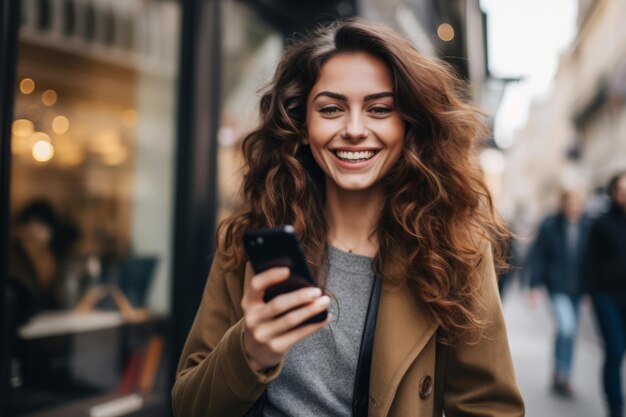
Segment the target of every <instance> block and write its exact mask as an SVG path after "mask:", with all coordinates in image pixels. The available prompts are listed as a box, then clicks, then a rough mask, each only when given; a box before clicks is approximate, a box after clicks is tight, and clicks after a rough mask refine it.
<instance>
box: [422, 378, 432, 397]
mask: <svg viewBox="0 0 626 417" xmlns="http://www.w3.org/2000/svg"><path fill="white" fill-rule="evenodd" d="M432 392H433V379H432V378H431V377H430V376H428V375H426V376H425V377H424V378H422V380H421V381H420V398H421V399H422V400H425V399H426V398H428V397H430V394H432Z"/></svg>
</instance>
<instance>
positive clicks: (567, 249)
mask: <svg viewBox="0 0 626 417" xmlns="http://www.w3.org/2000/svg"><path fill="white" fill-rule="evenodd" d="M584 207H585V193H584V192H583V191H582V190H580V189H569V190H564V191H563V192H562V193H561V203H560V209H559V212H558V213H556V214H553V215H550V216H548V217H547V218H546V219H545V220H544V221H543V223H542V224H541V227H540V229H539V234H538V236H537V239H536V241H535V243H534V245H533V246H532V248H531V250H530V254H529V259H528V268H529V273H530V287H531V289H532V292H531V300H533V304H536V300H537V298H538V296H539V294H538V291H539V289H538V288H539V287H540V286H543V287H545V289H546V290H547V292H548V294H549V297H550V304H551V307H552V312H553V315H554V321H555V324H556V337H555V343H554V365H553V382H552V391H553V392H554V393H555V394H557V395H559V396H562V397H565V398H571V397H573V395H574V392H573V389H572V386H571V383H570V381H571V372H572V362H573V353H574V341H575V338H576V331H577V329H578V306H579V303H580V299H581V297H582V295H583V293H584V292H585V290H584V288H585V279H584V276H583V275H584V254H585V251H586V246H587V239H588V235H589V226H590V221H589V218H588V217H587V216H586V215H585V214H584Z"/></svg>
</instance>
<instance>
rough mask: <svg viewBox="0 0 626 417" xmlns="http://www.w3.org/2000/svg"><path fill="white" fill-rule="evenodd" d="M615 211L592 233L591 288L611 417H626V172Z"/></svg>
mask: <svg viewBox="0 0 626 417" xmlns="http://www.w3.org/2000/svg"><path fill="white" fill-rule="evenodd" d="M608 191H609V195H610V197H611V208H610V209H609V211H608V212H607V213H605V214H603V215H602V216H600V217H599V218H598V219H597V220H596V221H595V222H594V224H593V226H592V228H591V233H590V240H589V251H588V262H589V264H588V266H589V278H590V281H589V289H590V292H591V295H592V300H593V305H594V309H595V312H596V318H597V321H598V326H599V328H600V332H601V334H602V337H603V339H604V366H603V384H604V392H605V394H606V399H607V402H608V408H609V415H610V416H611V417H623V415H624V396H623V393H622V385H621V377H620V370H621V366H622V360H623V358H624V350H626V171H624V172H622V173H620V174H618V175H616V176H615V177H613V179H612V180H611V181H610V183H609V187H608Z"/></svg>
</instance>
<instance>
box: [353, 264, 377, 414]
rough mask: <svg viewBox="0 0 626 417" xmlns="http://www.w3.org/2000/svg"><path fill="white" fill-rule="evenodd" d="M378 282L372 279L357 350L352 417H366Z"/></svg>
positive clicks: (375, 278)
mask: <svg viewBox="0 0 626 417" xmlns="http://www.w3.org/2000/svg"><path fill="white" fill-rule="evenodd" d="M380 281H381V280H380V278H379V277H378V276H376V277H374V284H373V286H372V293H371V294H370V302H369V307H368V308H367V316H366V317H365V326H364V328H363V336H362V337H361V349H360V350H359V361H358V363H357V366H356V378H355V381H354V394H353V396H352V415H353V417H367V407H368V404H369V391H370V370H371V365H372V348H373V345H374V331H375V330H376V317H377V315H378V302H379V301H380V287H381V282H380Z"/></svg>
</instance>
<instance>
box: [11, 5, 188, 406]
mask: <svg viewBox="0 0 626 417" xmlns="http://www.w3.org/2000/svg"><path fill="white" fill-rule="evenodd" d="M25 3H28V4H27V5H25V6H24V8H23V9H22V13H23V15H22V18H23V24H22V27H21V29H20V41H19V56H18V65H17V80H18V82H17V84H16V100H15V108H14V120H13V124H12V129H11V132H12V138H11V151H12V155H13V158H12V174H11V181H12V183H11V214H12V219H13V223H12V226H11V230H10V238H11V243H10V248H9V250H10V253H9V259H10V265H9V266H8V272H9V277H8V278H9V279H8V284H7V288H5V289H4V291H5V298H6V300H7V303H5V314H6V316H7V318H8V322H9V326H10V329H9V334H10V338H9V340H6V341H5V340H3V343H5V342H6V343H7V346H8V349H9V369H10V375H9V376H8V378H9V381H8V385H9V386H10V389H11V392H10V395H9V397H8V398H10V400H11V403H10V404H8V411H9V414H8V415H9V416H25V415H33V413H35V415H39V413H44V412H45V413H46V414H45V415H63V416H65V415H76V414H75V413H76V412H78V411H76V410H77V409H76V407H77V405H76V404H78V401H79V400H80V401H81V402H80V404H81V406H80V407H82V408H81V409H80V411H79V412H80V415H90V413H93V412H94V410H98V408H97V407H102V405H103V404H105V405H106V404H108V403H107V402H108V401H117V400H119V398H123V399H125V401H127V402H128V403H129V404H131V403H132V404H134V405H133V407H135V408H137V407H138V408H141V409H144V410H151V409H152V408H153V409H154V410H155V411H154V412H151V411H148V415H154V416H160V415H167V407H166V406H165V404H166V402H167V397H168V395H169V392H168V391H169V387H166V381H167V378H166V376H165V374H164V372H165V366H164V364H163V361H164V357H165V356H166V354H167V349H168V346H167V344H166V343H165V338H164V331H165V327H166V325H167V320H168V317H169V312H170V305H169V299H170V294H169V287H170V280H171V278H170V276H169V273H168V272H169V270H170V264H171V253H170V252H171V249H170V242H171V236H170V229H171V228H170V226H169V225H170V222H171V219H172V207H173V204H172V201H173V195H174V192H173V175H174V166H173V163H174V159H173V156H174V137H175V98H176V77H177V70H178V69H177V59H176V58H177V57H178V51H177V48H178V34H179V26H178V22H179V19H180V4H179V2H177V1H174V0H128V1H124V2H107V7H100V6H101V4H102V2H92V1H85V2H74V1H70V0H47V1H44V0H35V1H30V2H25ZM33 6H37V7H33ZM140 28H158V30H151V31H140V30H139V29H140ZM135 40H137V41H135ZM136 45H150V48H148V49H138V48H137V46H136ZM122 46H123V47H122ZM3 383H4V381H3ZM71 407H74V408H71ZM53 409H54V410H58V411H54V412H52V411H50V410H53ZM70 409H71V410H72V411H71V412H70V411H68V410H70ZM131 411H132V410H131ZM50 413H52V414H50ZM55 413H56V414H55ZM68 413H69V414H68ZM73 413H74V414H73Z"/></svg>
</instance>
